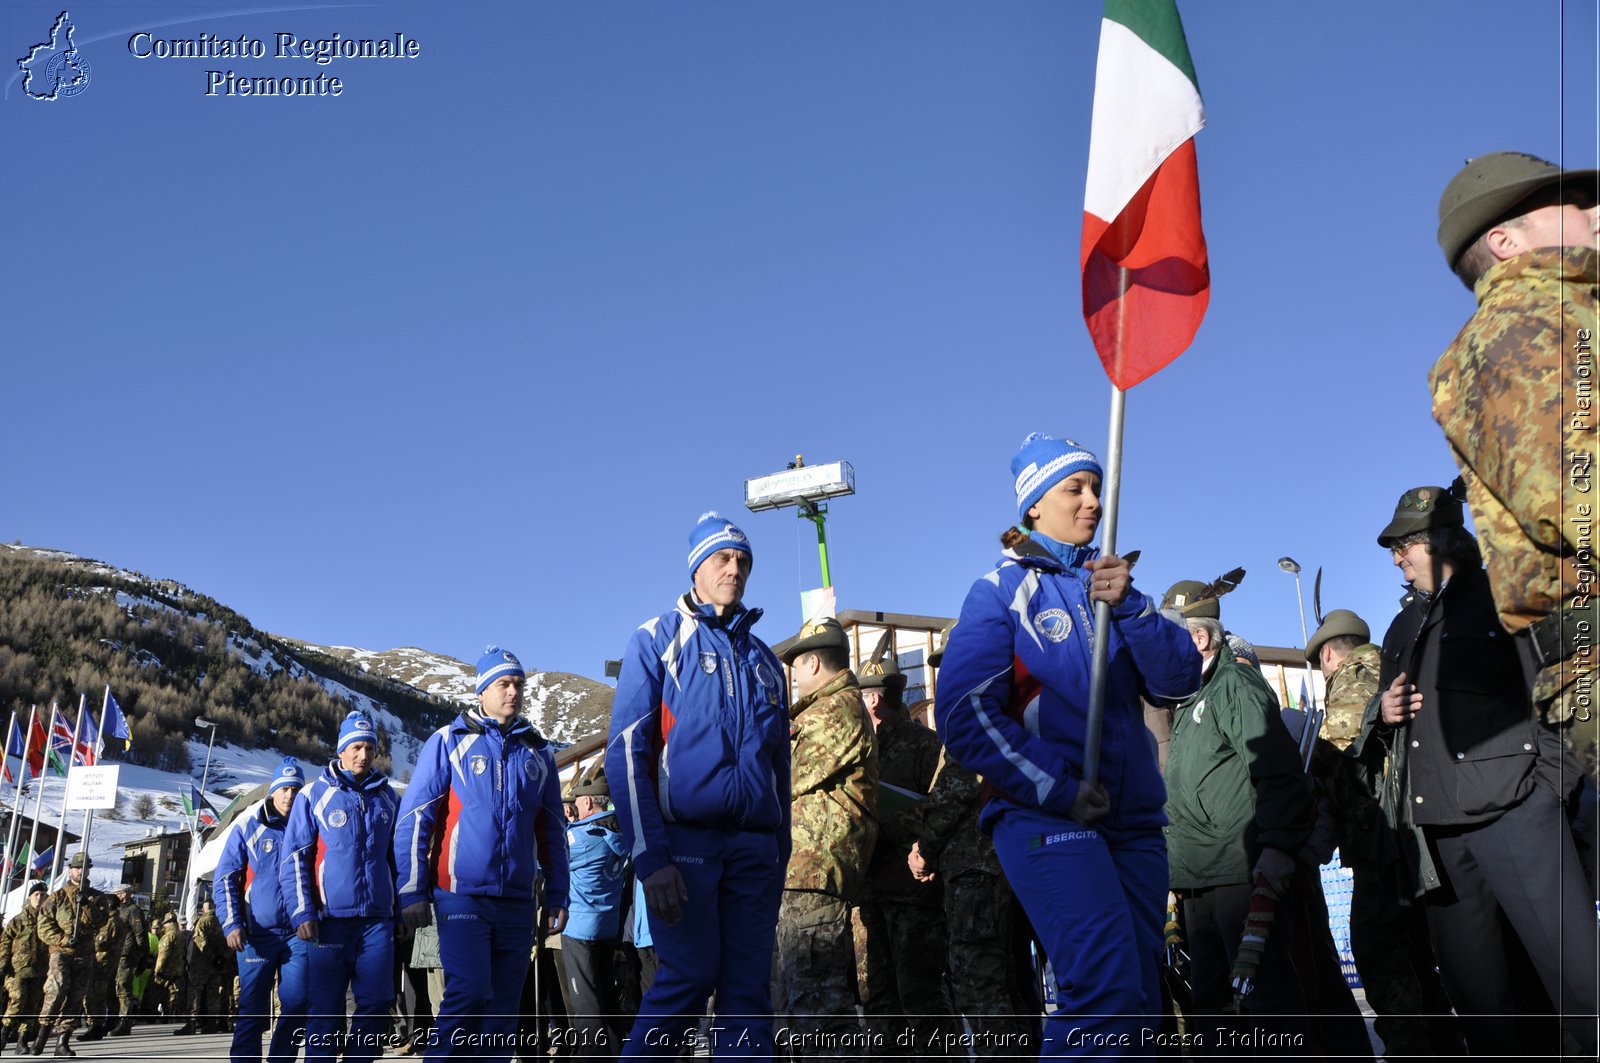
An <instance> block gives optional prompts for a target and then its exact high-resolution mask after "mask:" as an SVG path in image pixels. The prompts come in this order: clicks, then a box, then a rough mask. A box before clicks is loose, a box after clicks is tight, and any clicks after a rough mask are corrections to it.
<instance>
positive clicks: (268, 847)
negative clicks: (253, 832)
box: [261, 838, 278, 853]
mask: <svg viewBox="0 0 1600 1063" xmlns="http://www.w3.org/2000/svg"><path fill="white" fill-rule="evenodd" d="M277 847H278V845H277V843H276V842H274V841H273V840H272V839H271V838H268V839H266V840H265V841H263V842H262V843H261V851H262V852H264V853H270V852H272V850H274V849H276V848H277Z"/></svg>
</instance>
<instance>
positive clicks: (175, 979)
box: [153, 912, 193, 1033]
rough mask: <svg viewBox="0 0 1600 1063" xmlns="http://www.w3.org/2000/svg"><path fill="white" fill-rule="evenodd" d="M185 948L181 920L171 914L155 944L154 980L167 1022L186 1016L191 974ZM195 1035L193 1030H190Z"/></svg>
mask: <svg viewBox="0 0 1600 1063" xmlns="http://www.w3.org/2000/svg"><path fill="white" fill-rule="evenodd" d="M185 949H186V946H185V945H184V941H183V932H182V931H180V930H179V929H178V917H177V915H175V914H174V913H172V912H168V913H167V914H166V917H165V918H164V919H163V920H162V922H161V938H160V940H159V941H158V942H157V943H156V966H155V972H154V975H153V977H154V980H155V984H156V988H157V989H159V990H160V991H161V998H162V999H161V1008H162V1013H163V1014H164V1015H165V1016H166V1018H168V1019H175V1018H177V1017H178V1016H179V1015H181V1014H183V1009H184V1001H185V1000H186V999H187V998H186V996H185V992H184V990H185V987H184V984H183V983H184V975H185V973H186V972H187V971H188V967H189V964H188V959H187V957H186V956H185V954H184V953H185ZM190 1032H191V1033H192V1032H193V1026H192V1025H191V1026H190Z"/></svg>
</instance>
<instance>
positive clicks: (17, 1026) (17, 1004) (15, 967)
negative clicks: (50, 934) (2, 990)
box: [0, 904, 48, 1043]
mask: <svg viewBox="0 0 1600 1063" xmlns="http://www.w3.org/2000/svg"><path fill="white" fill-rule="evenodd" d="M42 910H43V906H42V905H41V906H40V907H39V908H35V907H34V906H33V905H31V904H27V905H24V906H23V908H22V911H20V912H18V913H17V914H16V915H14V916H12V917H11V921H10V922H9V923H7V924H6V928H5V931H4V933H0V961H3V962H4V964H5V966H6V970H7V971H8V974H7V975H6V1017H5V1042H6V1043H9V1042H10V1041H11V1040H12V1039H13V1038H15V1039H16V1040H17V1041H18V1042H19V1043H20V1042H23V1041H26V1040H27V1039H28V1038H30V1037H32V1036H33V1035H34V1034H35V1033H36V1032H37V1030H38V1018H39V1004H40V1002H41V1001H42V999H43V992H44V971H45V965H46V963H47V962H48V956H47V955H46V951H45V947H44V943H43V942H42V941H40V940H39V913H40V912H41V911H42Z"/></svg>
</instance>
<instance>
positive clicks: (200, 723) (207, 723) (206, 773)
mask: <svg viewBox="0 0 1600 1063" xmlns="http://www.w3.org/2000/svg"><path fill="white" fill-rule="evenodd" d="M1294 586H1296V588H1299V578H1296V581H1294ZM1301 612H1304V607H1301ZM1301 626H1302V628H1304V626H1306V620H1304V618H1301ZM195 727H205V728H206V730H208V732H211V738H208V740H206V743H205V770H203V772H200V804H202V805H203V804H205V784H206V780H208V778H210V776H211V746H213V744H216V724H213V722H211V720H208V719H206V717H203V716H197V717H195ZM198 824H200V810H198V808H195V826H197V828H198Z"/></svg>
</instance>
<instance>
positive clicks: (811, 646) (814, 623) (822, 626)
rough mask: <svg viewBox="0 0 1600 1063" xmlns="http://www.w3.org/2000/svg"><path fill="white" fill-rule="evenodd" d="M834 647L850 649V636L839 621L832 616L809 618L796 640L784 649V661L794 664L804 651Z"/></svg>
mask: <svg viewBox="0 0 1600 1063" xmlns="http://www.w3.org/2000/svg"><path fill="white" fill-rule="evenodd" d="M830 646H832V647H834V648H836V649H841V650H845V651H848V650H849V649H850V637H849V636H848V635H846V634H845V633H844V628H842V627H840V626H839V621H837V620H835V619H834V618H833V617H831V616H825V617H823V618H821V619H820V620H807V621H806V622H805V624H804V625H803V626H802V627H801V628H800V634H798V635H796V636H795V637H794V642H793V643H792V644H790V646H789V648H788V649H786V650H784V651H783V663H784V664H793V663H794V659H795V658H796V657H798V656H800V655H801V654H802V653H810V652H811V651H812V650H823V649H827V648H828V647H830Z"/></svg>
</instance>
